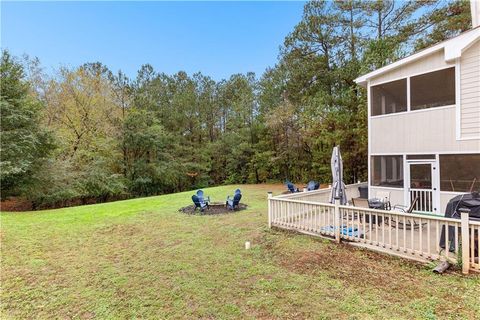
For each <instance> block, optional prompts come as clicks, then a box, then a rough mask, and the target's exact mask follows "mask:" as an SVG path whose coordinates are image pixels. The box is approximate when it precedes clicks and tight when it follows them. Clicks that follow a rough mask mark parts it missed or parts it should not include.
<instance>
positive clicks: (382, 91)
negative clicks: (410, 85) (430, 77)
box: [370, 79, 407, 116]
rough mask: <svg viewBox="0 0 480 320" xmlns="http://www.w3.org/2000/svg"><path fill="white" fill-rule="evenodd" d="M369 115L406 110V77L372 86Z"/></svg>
mask: <svg viewBox="0 0 480 320" xmlns="http://www.w3.org/2000/svg"><path fill="white" fill-rule="evenodd" d="M370 90H371V99H370V102H371V107H372V110H371V115H372V116H378V115H381V114H389V113H396V112H404V111H407V79H401V80H397V81H392V82H387V83H383V84H379V85H376V86H372V87H371V88H370Z"/></svg>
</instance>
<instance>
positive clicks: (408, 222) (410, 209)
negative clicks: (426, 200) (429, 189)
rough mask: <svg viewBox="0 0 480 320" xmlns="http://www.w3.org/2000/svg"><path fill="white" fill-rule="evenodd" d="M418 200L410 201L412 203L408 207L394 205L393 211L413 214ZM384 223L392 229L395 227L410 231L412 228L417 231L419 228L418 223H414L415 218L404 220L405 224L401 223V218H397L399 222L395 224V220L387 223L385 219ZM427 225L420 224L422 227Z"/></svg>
mask: <svg viewBox="0 0 480 320" xmlns="http://www.w3.org/2000/svg"><path fill="white" fill-rule="evenodd" d="M418 200H419V198H418V197H415V198H414V199H413V201H412V203H411V204H410V206H408V207H407V206H403V205H399V204H397V205H394V206H393V211H399V212H404V213H413V209H415V205H416V204H417V202H418ZM385 220H386V221H385V222H386V223H389V224H390V226H392V227H394V228H395V227H397V226H398V228H399V229H403V228H405V229H406V230H411V229H412V227H413V229H414V230H416V229H419V228H420V223H418V222H416V221H415V218H406V219H405V220H404V221H405V223H404V222H403V218H399V220H400V221H398V222H397V220H396V219H391V221H388V218H386V219H385ZM425 225H427V223H426V222H424V223H422V227H423V226H425Z"/></svg>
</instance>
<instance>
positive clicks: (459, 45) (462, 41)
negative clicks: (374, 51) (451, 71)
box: [354, 26, 480, 87]
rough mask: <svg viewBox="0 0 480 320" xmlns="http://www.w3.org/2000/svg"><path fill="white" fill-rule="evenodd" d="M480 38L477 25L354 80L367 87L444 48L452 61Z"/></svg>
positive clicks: (446, 56)
mask: <svg viewBox="0 0 480 320" xmlns="http://www.w3.org/2000/svg"><path fill="white" fill-rule="evenodd" d="M478 39H480V26H479V27H476V28H474V29H471V30H468V31H465V32H463V33H461V34H459V35H458V36H456V37H454V38H451V39H448V40H445V41H442V42H440V43H438V44H436V45H433V46H431V47H428V48H425V49H423V50H421V51H419V52H417V53H414V54H412V55H409V56H407V57H405V58H403V59H400V60H398V61H396V62H393V63H391V64H389V65H386V66H384V67H382V68H380V69H377V70H374V71H372V72H369V73H367V74H365V75H362V76H360V77H358V78H356V79H355V80H354V81H355V82H356V83H357V84H358V85H361V86H364V87H366V85H367V82H368V81H369V80H370V79H372V78H374V77H377V76H379V75H381V74H384V73H386V72H389V71H391V70H394V69H396V68H398V67H400V66H403V65H405V64H407V63H411V62H414V61H416V60H418V59H421V58H423V57H425V56H428V55H430V54H432V53H434V52H437V51H440V50H442V49H444V51H445V61H452V60H455V59H457V58H460V57H461V55H462V52H463V51H464V50H465V49H466V48H468V47H470V45H471V44H472V43H473V42H475V41H477V40H478Z"/></svg>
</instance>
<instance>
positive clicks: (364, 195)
mask: <svg viewBox="0 0 480 320" xmlns="http://www.w3.org/2000/svg"><path fill="white" fill-rule="evenodd" d="M358 192H360V198H362V199H368V186H360V187H358Z"/></svg>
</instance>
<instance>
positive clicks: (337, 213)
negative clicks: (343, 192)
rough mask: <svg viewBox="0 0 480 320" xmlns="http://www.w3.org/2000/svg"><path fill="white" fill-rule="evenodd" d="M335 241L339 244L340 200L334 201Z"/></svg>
mask: <svg viewBox="0 0 480 320" xmlns="http://www.w3.org/2000/svg"><path fill="white" fill-rule="evenodd" d="M334 228H335V241H336V242H338V243H340V200H339V199H335V226H334Z"/></svg>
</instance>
